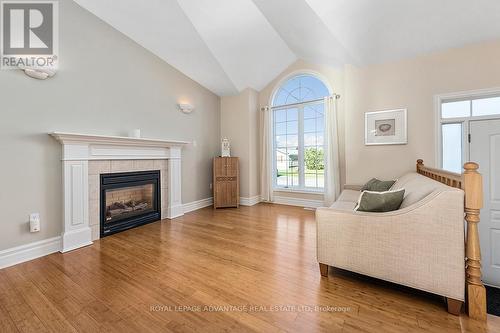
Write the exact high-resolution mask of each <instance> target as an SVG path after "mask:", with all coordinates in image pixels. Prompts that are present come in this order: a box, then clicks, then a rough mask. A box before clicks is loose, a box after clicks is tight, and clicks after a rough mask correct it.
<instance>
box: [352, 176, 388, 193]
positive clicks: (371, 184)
mask: <svg viewBox="0 0 500 333" xmlns="http://www.w3.org/2000/svg"><path fill="white" fill-rule="evenodd" d="M395 182H396V181H395V180H379V179H377V178H372V179H370V180H369V181H368V182H367V183H366V184H365V185H363V187H362V188H361V191H375V192H384V191H388V190H389V189H390V188H391V186H392V185H394V183H395Z"/></svg>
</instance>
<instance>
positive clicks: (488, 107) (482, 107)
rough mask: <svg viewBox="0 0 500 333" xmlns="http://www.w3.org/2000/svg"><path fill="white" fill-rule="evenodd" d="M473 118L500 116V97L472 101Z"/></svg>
mask: <svg viewBox="0 0 500 333" xmlns="http://www.w3.org/2000/svg"><path fill="white" fill-rule="evenodd" d="M472 115H473V116H488V115H500V97H490V98H482V99H475V100H473V101H472Z"/></svg>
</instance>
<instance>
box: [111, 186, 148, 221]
mask: <svg viewBox="0 0 500 333" xmlns="http://www.w3.org/2000/svg"><path fill="white" fill-rule="evenodd" d="M153 196H154V185H153V184H146V185H136V186H129V187H124V188H117V189H111V190H109V191H106V223H110V222H116V221H119V220H122V219H126V218H128V217H132V216H136V215H141V214H144V213H147V212H151V211H153V210H154V205H153Z"/></svg>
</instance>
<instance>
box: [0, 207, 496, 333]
mask: <svg viewBox="0 0 500 333" xmlns="http://www.w3.org/2000/svg"><path fill="white" fill-rule="evenodd" d="M315 237H316V236H315V223H314V212H313V211H310V210H304V209H302V208H297V207H288V206H280V205H267V204H259V205H257V206H254V207H240V208H239V209H226V210H217V211H214V210H212V208H206V209H202V210H199V211H196V212H193V213H189V214H187V215H185V216H184V217H181V218H178V219H175V220H172V221H168V220H165V221H162V222H156V223H152V224H149V225H146V226H143V227H140V228H136V229H132V230H129V231H126V232H123V233H120V234H116V235H113V236H110V237H106V238H104V239H101V240H99V241H97V242H95V243H94V245H92V246H89V247H86V248H83V249H79V250H76V251H73V252H70V253H66V254H60V253H55V254H52V255H49V256H47V257H43V258H40V259H36V260H33V261H30V262H27V263H23V264H20V265H17V266H13V267H9V268H6V269H3V270H0V325H1V329H0V332H2V333H3V332H18V331H19V332H46V331H52V332H77V331H78V332H97V331H106V332H224V331H226V332H227V331H232V332H285V331H290V332H488V331H489V332H494V331H496V332H498V331H500V320H499V319H500V318H498V317H493V316H489V317H488V323H487V324H482V323H479V322H475V321H473V320H470V319H468V317H467V316H465V315H461V316H460V317H457V316H453V315H450V314H448V313H447V312H446V306H445V303H444V301H443V299H442V298H440V297H437V296H433V295H429V294H426V293H423V292H419V291H415V290H412V289H409V288H405V287H401V286H396V285H393V284H390V283H386V282H383V281H380V280H375V279H371V278H367V277H363V276H360V275H356V274H352V273H349V272H345V271H341V270H332V269H330V271H329V276H328V277H326V278H322V277H321V276H320V272H319V267H318V264H317V262H316V258H315V257H316V249H315V246H316V245H315V244H316V239H315ZM209 306H210V307H209ZM252 306H253V307H252ZM306 306H310V307H311V308H312V307H314V306H323V308H321V310H322V311H309V310H310V308H308V307H306ZM328 306H329V307H330V308H327V307H328ZM189 307H190V308H189ZM224 307H226V308H224ZM231 307H232V308H231ZM334 307H337V308H336V310H343V311H336V312H332V310H335V309H334ZM228 308H229V309H230V310H232V311H222V310H227V309H228ZM278 309H280V310H282V311H274V310H278ZM209 310H211V311H209Z"/></svg>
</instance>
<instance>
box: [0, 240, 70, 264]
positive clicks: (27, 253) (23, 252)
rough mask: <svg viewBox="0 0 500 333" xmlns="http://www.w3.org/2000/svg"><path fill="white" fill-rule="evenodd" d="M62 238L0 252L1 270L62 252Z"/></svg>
mask: <svg viewBox="0 0 500 333" xmlns="http://www.w3.org/2000/svg"><path fill="white" fill-rule="evenodd" d="M61 249H62V240H61V236H57V237H53V238H49V239H44V240H41V241H38V242H33V243H29V244H25V245H21V246H16V247H11V248H10V249H6V250H2V251H0V269H1V268H5V267H9V266H13V265H16V264H20V263H22V262H25V261H29V260H33V259H36V258H40V257H43V256H46V255H48V254H51V253H54V252H58V251H61Z"/></svg>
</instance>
